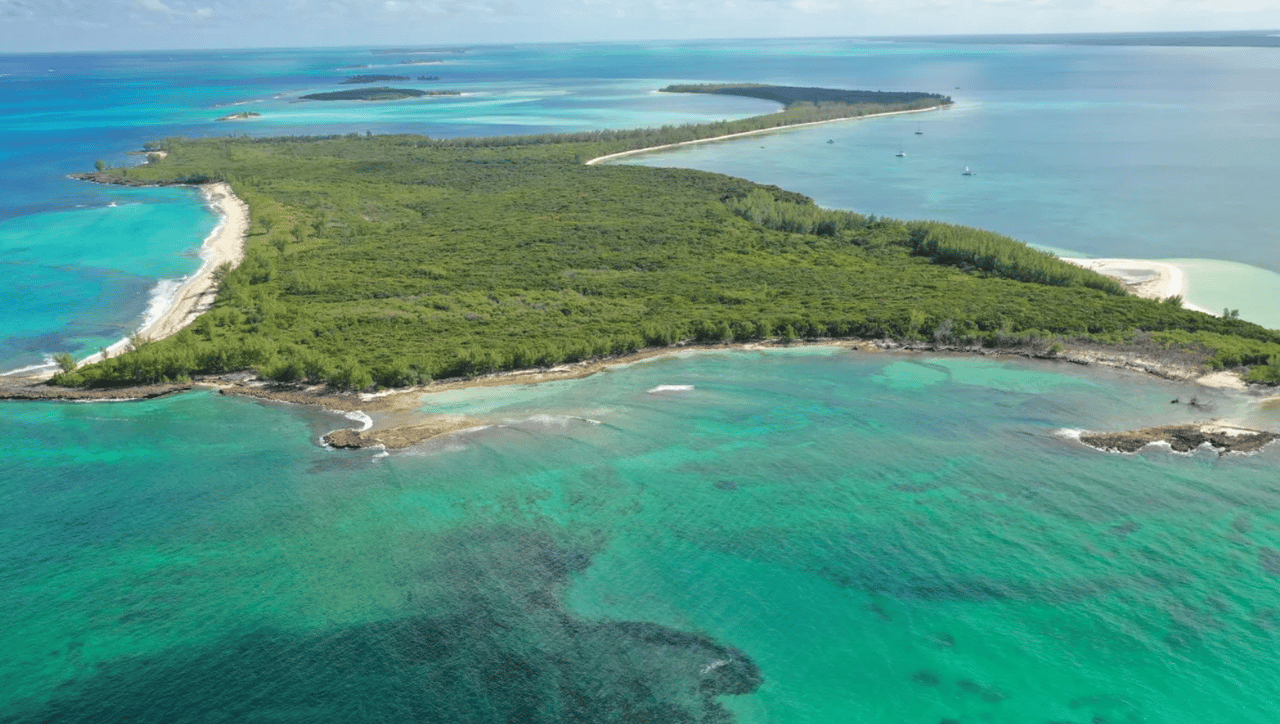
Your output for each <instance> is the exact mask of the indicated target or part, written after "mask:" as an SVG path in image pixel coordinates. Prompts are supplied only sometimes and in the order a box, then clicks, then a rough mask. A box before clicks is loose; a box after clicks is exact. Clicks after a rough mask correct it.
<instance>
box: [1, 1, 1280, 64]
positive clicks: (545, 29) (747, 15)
mask: <svg viewBox="0 0 1280 724" xmlns="http://www.w3.org/2000/svg"><path fill="white" fill-rule="evenodd" d="M1271 28H1280V0H700V1H699V2H689V1H688V0H0V52H33V51H34V52H39V51H70V50H146V49H182V48H191V49H213V48H264V47H322V46H339V47H340V46H351V45H396V44H429V43H430V44H434V43H447V44H450V45H456V44H462V43H508V42H560V41H572V42H582V41H605V40H656V39H672V40H678V39H700V38H708V39H709V38H759V37H804V36H853V37H858V36H875V35H931V34H964V33H1063V32H1123V31H1163V30H1245V29H1271Z"/></svg>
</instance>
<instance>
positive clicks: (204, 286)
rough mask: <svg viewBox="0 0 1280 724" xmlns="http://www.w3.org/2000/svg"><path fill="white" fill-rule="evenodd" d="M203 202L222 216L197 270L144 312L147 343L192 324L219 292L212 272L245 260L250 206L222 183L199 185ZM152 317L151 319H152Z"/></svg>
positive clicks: (119, 348) (117, 348) (124, 343)
mask: <svg viewBox="0 0 1280 724" xmlns="http://www.w3.org/2000/svg"><path fill="white" fill-rule="evenodd" d="M198 188H199V189H200V194H201V195H202V196H204V198H205V202H206V203H207V204H208V205H209V207H210V208H212V209H213V210H214V211H215V212H216V213H217V214H218V215H219V216H221V217H222V221H220V222H219V223H218V225H217V227H215V228H214V230H213V231H212V232H211V233H210V234H209V236H208V238H206V239H205V240H204V243H203V244H202V245H201V246H200V259H201V263H200V268H199V269H197V270H196V271H195V273H193V274H191V275H190V276H188V277H186V278H184V279H182V280H181V281H180V282H178V283H177V288H176V289H174V290H173V291H172V292H171V294H170V295H168V297H169V298H168V302H167V304H166V305H165V306H164V308H163V309H161V310H158V312H159V313H158V314H157V313H155V312H156V311H157V310H153V309H150V308H148V309H147V316H148V319H146V320H145V321H144V322H143V326H142V327H141V328H140V329H139V330H138V331H137V332H136V333H135V334H136V335H137V336H139V337H141V338H142V339H146V340H152V341H154V340H159V339H164V338H165V337H171V336H173V335H175V334H177V333H178V332H179V331H181V330H182V328H183V327H186V326H187V325H188V324H191V323H192V322H194V321H195V320H196V317H199V316H200V315H201V314H203V313H204V312H206V311H208V309H209V308H210V307H211V306H213V301H214V299H216V298H217V296H218V290H217V288H216V285H215V284H214V271H216V270H217V268H218V267H219V266H221V265H223V264H230V265H231V266H232V267H235V266H237V265H239V264H240V262H241V261H242V260H243V259H244V240H245V236H246V235H247V234H248V232H249V206H248V205H247V204H245V202H244V201H242V200H241V199H240V197H238V196H236V195H235V194H234V193H232V192H231V186H230V185H228V184H226V183H224V182H218V183H212V184H202V185H200V186H199V187H198ZM166 283H168V284H175V283H174V282H172V281H167V282H166V281H165V280H162V281H161V282H160V285H161V286H160V287H159V290H158V291H160V292H161V293H163V291H164V285H165V284H166ZM153 314H154V317H153V316H152V315H153ZM128 346H129V340H128V339H122V340H120V341H119V342H116V343H115V344H113V345H111V346H110V347H108V348H107V350H106V352H107V354H106V356H107V357H114V356H116V355H118V354H120V353H121V352H123V351H125V349H127V348H128ZM103 359H104V357H103V355H102V353H97V354H93V355H90V356H88V357H86V358H84V359H83V360H81V361H80V364H92V363H94V362H101V361H102V360H103Z"/></svg>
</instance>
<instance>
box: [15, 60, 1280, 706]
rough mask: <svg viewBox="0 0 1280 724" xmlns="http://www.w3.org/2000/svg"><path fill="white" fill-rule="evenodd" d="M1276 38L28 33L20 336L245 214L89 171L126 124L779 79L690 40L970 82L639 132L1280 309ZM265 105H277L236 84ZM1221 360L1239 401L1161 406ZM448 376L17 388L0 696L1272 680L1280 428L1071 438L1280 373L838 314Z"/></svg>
mask: <svg viewBox="0 0 1280 724" xmlns="http://www.w3.org/2000/svg"><path fill="white" fill-rule="evenodd" d="M1264 51H1266V52H1264ZM1270 52H1272V51H1271V50H1268V49H1262V50H1259V49H1220V48H1196V49H1189V48H1160V49H1151V48H1091V47H1082V46H1073V47H1055V46H1036V47H1022V46H954V45H953V46H933V45H928V44H922V43H867V42H862V41H855V40H841V39H821V40H776V41H716V42H709V43H634V44H578V45H545V46H539V45H513V46H482V47H476V48H472V49H470V51H469V52H468V53H467V54H465V55H463V56H460V57H450V58H448V62H447V63H444V64H441V65H439V66H434V65H433V66H421V67H414V68H413V69H412V71H411V72H410V73H406V74H412V75H416V74H418V73H419V72H421V73H424V74H431V75H439V76H441V80H440V81H438V82H432V83H433V86H432V87H440V88H445V87H449V88H452V89H457V90H461V91H464V92H465V93H466V95H464V96H460V97H456V98H453V97H451V98H437V99H428V100H425V101H422V102H414V103H403V104H394V105H380V104H334V105H324V106H321V105H318V104H308V103H293V102H291V101H292V100H294V99H296V96H297V95H300V94H302V93H307V92H313V91H316V90H328V89H332V88H334V87H335V85H336V82H337V81H338V80H339V79H341V78H342V77H345V76H346V75H349V74H352V73H360V72H386V71H385V70H382V69H378V70H364V69H360V70H355V69H343V68H342V67H341V66H343V65H349V64H356V63H373V62H375V61H376V60H377V59H378V58H381V56H371V54H370V53H369V52H368V50H367V49H353V48H348V49H302V50H270V51H237V52H181V53H171V54H170V53H146V54H141V53H139V54H129V53H113V54H75V55H2V54H0V90H4V91H6V92H4V93H0V118H2V119H3V120H4V123H5V128H6V131H7V134H6V136H5V140H4V141H2V142H0V160H3V161H4V163H0V191H3V193H0V291H5V292H6V294H3V295H0V299H3V300H4V301H3V302H0V304H3V305H4V306H3V308H0V369H12V368H15V367H22V366H25V365H30V364H37V363H39V362H40V361H41V360H42V359H43V357H44V355H45V354H48V353H51V352H57V351H63V350H67V351H77V352H80V353H85V354H88V353H91V352H93V351H95V350H96V349H97V348H98V347H99V346H102V345H104V344H109V343H111V342H113V341H115V340H116V339H118V338H119V337H120V336H123V335H124V334H126V333H127V332H128V331H130V330H131V329H135V328H136V327H137V326H138V324H139V323H140V322H141V320H142V319H143V318H144V317H145V316H146V314H147V308H148V304H149V303H150V302H151V300H152V299H153V297H154V296H155V292H156V290H157V288H158V284H159V282H160V281H161V280H165V279H176V278H179V277H181V276H183V275H184V274H187V273H190V271H192V270H194V269H195V268H196V267H197V266H198V265H199V259H198V258H197V256H196V254H195V251H196V247H197V246H198V245H199V243H200V241H201V240H202V239H203V238H204V237H205V236H206V235H207V234H208V232H209V230H210V229H212V228H213V226H214V225H215V224H216V223H217V219H216V218H215V217H214V216H213V215H211V214H210V213H209V212H208V211H207V210H206V209H205V208H204V207H203V205H202V203H201V201H200V199H199V197H198V196H197V195H196V194H194V193H193V192H191V191H188V190H179V189H165V190H154V189H153V190H126V189H116V188H107V187H101V186H94V185H90V184H84V183H79V182H74V181H71V180H69V179H67V178H65V174H66V173H68V172H70V171H77V170H86V169H88V168H90V167H91V166H92V164H93V161H94V159H97V158H102V159H104V160H105V161H107V162H110V163H113V164H126V163H131V162H134V161H135V160H136V157H131V156H127V155H125V153H124V152H125V151H127V150H129V149H134V148H137V147H139V146H141V145H142V143H143V142H145V141H147V140H152V139H155V138H157V137H162V136H165V135H174V134H185V135H201V136H207V135H222V134H227V133H253V134H277V133H350V132H364V131H365V130H371V131H373V132H392V131H415V132H425V133H429V134H431V135H436V136H459V135H478V134H480V135H483V134H498V133H526V132H544V131H559V130H581V129H583V128H597V127H614V128H618V127H628V126H641V125H655V124H662V123H682V122H687V121H698V120H705V119H708V118H720V117H724V116H743V115H750V114H754V113H758V112H761V111H764V110H768V109H769V108H771V106H769V105H768V104H764V103H760V102H755V101H749V100H743V99H726V98H697V97H691V96H665V95H660V94H656V93H653V92H652V91H653V89H654V88H657V87H661V86H662V85H665V84H667V83H671V82H679V81H762V82H775V83H792V84H813V85H830V86H843V87H868V88H882V89H890V88H901V89H912V90H916V89H918V90H935V91H942V92H950V93H951V94H952V95H953V96H955V97H956V99H957V101H958V104H957V107H956V108H954V109H951V110H948V111H945V112H939V113H933V114H925V115H921V116H918V117H903V118H886V119H879V120H872V121H867V122H860V123H844V124H833V125H828V126H823V127H821V128H819V129H815V130H810V131H794V132H788V133H782V134H773V135H769V136H765V137H760V138H757V139H751V140H749V141H742V142H736V143H732V144H714V145H708V146H704V147H699V148H691V149H689V150H687V151H679V152H676V153H672V154H664V155H662V156H653V157H647V158H645V159H642V160H641V162H643V163H663V164H681V165H693V166H697V167H705V168H709V169H712V170H720V171H725V172H730V173H735V174H738V175H744V176H747V177H749V178H753V179H755V180H758V181H763V182H767V183H776V184H779V185H782V186H784V187H787V188H792V189H795V190H797V191H801V192H804V193H807V194H810V195H812V196H814V197H815V198H816V199H817V200H818V201H819V202H820V203H823V204H826V205H829V206H838V207H844V208H853V209H857V210H859V211H866V212H870V213H877V214H886V215H891V216H902V217H907V218H920V217H935V218H941V219H945V220H947V221H954V222H959V223H970V224H975V225H979V226H984V227H987V228H992V229H995V230H997V231H1001V232H1004V233H1009V234H1012V235H1015V236H1019V237H1021V238H1024V239H1026V240H1028V241H1031V242H1034V243H1037V244H1041V245H1045V246H1054V247H1057V248H1061V249H1069V250H1071V251H1073V252H1076V253H1082V254H1089V255H1095V256H1131V257H1146V258H1169V259H1174V260H1176V261H1177V262H1178V263H1179V264H1183V265H1185V266H1187V267H1188V268H1189V269H1190V270H1191V273H1192V275H1193V284H1192V290H1191V294H1190V295H1189V299H1190V301H1192V302H1193V303H1195V304H1199V305H1201V306H1205V307H1208V308H1210V309H1217V308H1220V307H1223V306H1228V307H1231V308H1239V309H1241V310H1242V314H1243V315H1244V316H1246V318H1255V319H1257V320H1258V321H1266V322H1267V323H1271V322H1269V321H1267V320H1271V319H1274V316H1270V317H1267V316H1263V315H1264V314H1266V313H1269V314H1272V315H1274V313H1275V309H1278V308H1280V307H1278V306H1277V305H1275V304H1274V302H1275V300H1276V297H1275V290H1276V288H1277V287H1276V286H1275V280H1274V277H1275V275H1276V272H1280V257H1278V256H1277V254H1280V251H1278V250H1280V245H1276V244H1274V243H1273V242H1274V230H1275V229H1276V228H1280V217H1278V216H1277V214H1280V211H1277V210H1276V206H1275V205H1274V204H1273V203H1272V202H1271V199H1270V197H1269V193H1270V190H1271V189H1274V188H1276V187H1277V186H1278V185H1280V184H1278V183H1277V182H1278V181H1280V178H1277V176H1276V174H1277V173H1280V171H1277V169H1280V147H1277V145H1276V139H1275V137H1274V134H1273V133H1272V131H1271V130H1270V129H1271V128H1272V124H1271V120H1270V119H1272V118H1274V117H1275V115H1276V112H1277V111H1278V110H1280V108H1277V107H1276V99H1275V97H1274V95H1273V94H1266V93H1263V92H1259V90H1258V89H1259V88H1266V87H1271V86H1274V85H1275V83H1273V82H1271V81H1274V80H1280V79H1277V78H1276V77H1275V76H1276V73H1277V70H1276V68H1277V67H1280V66H1276V65H1275V64H1274V62H1273V58H1272V55H1270V54H1269V53H1270ZM395 60H399V58H396V59H395ZM379 62H380V61H379ZM424 83H425V82H424ZM435 83H438V85H434V84H435ZM955 86H960V87H959V88H955ZM248 109H252V110H256V111H259V112H262V113H263V114H264V115H263V117H262V118H260V119H257V120H254V121H248V122H245V123H219V122H216V121H214V120H213V119H214V118H217V117H219V116H221V115H226V114H227V113H231V112H235V111H236V110H248ZM917 128H919V129H920V130H922V131H924V133H923V134H922V135H920V136H916V135H915V133H914V131H915V130H916V129H917ZM827 140H833V141H835V143H832V144H827V143H826V141H827ZM899 144H902V145H903V147H904V149H905V150H906V151H907V152H908V155H907V157H906V158H905V159H902V161H903V162H901V163H899V162H898V159H895V158H893V153H894V152H896V149H897V147H898V145H899ZM761 146H763V147H764V148H761ZM965 164H969V165H972V166H973V167H974V168H975V169H976V170H977V171H978V175H977V176H975V177H967V178H966V177H961V176H960V175H959V169H960V168H962V167H963V165H965ZM112 203H114V204H115V205H114V206H113V205H112ZM1207 259H1212V261H1206V260H1207ZM1196 279H1201V280H1208V282H1207V283H1200V285H1199V286H1197V282H1196V281H1195V280H1196ZM1275 326H1280V324H1276V325H1275ZM1193 396H1194V397H1196V398H1197V400H1198V401H1200V402H1202V403H1204V404H1205V405H1207V407H1203V408H1200V409H1199V410H1195V409H1192V408H1190V407H1189V406H1187V405H1170V404H1169V401H1170V400H1172V399H1180V400H1188V399H1190V398H1192V397H1193ZM425 405H426V407H425V409H426V410H428V411H433V412H442V413H448V414H464V415H468V416H470V417H471V418H473V419H474V421H475V424H476V428H475V429H474V430H471V431H468V432H464V433H460V434H457V435H453V436H450V437H447V438H443V439H439V440H436V441H433V442H430V443H427V444H424V445H420V446H417V447H415V448H412V449H409V450H404V451H399V452H394V453H391V454H390V455H385V454H380V453H374V452H371V451H362V452H339V451H332V450H326V449H324V448H322V447H320V446H318V445H317V444H316V441H317V440H318V439H319V437H320V435H322V434H323V433H324V432H325V431H327V430H329V429H331V428H333V427H336V426H338V425H340V424H346V421H345V420H343V419H341V418H338V417H336V416H334V415H330V414H327V413H322V412H316V411H312V410H305V409H299V408H295V407H287V406H278V405H270V404H264V403H258V402H254V401H249V400H243V399H230V398H225V397H221V396H218V395H216V394H212V393H208V392H195V393H189V394H185V395H181V396H177V397H172V398H168V399H163V400H159V401H151V402H138V403H119V404H91V405H90V404H16V403H0V415H3V417H4V419H5V421H6V425H5V426H3V428H2V430H0V450H3V452H0V544H2V545H0V649H2V650H3V651H4V652H5V654H6V655H5V656H4V657H3V658H0V704H2V705H0V722H15V723H16V722H46V721H165V722H206V721H207V722H213V721H299V722H302V721H306V722H312V721H380V722H381V721H405V720H423V721H438V722H450V723H452V722H484V723H486V724H487V723H488V722H495V721H522V722H525V721H528V722H584V723H585V722H591V723H592V724H594V723H595V722H601V721H637V722H648V721H652V722H664V723H665V722H675V721H700V722H723V721H726V720H734V721H738V722H743V723H748V724H762V723H764V722H769V723H770V724H789V723H791V722H814V723H817V722H823V723H825V722H832V721H858V722H924V723H925V724H934V723H936V722H957V721H958V722H977V721H986V722H1009V723H1010V724H1012V723H1014V722H1017V723H1019V724H1021V723H1023V722H1074V723H1076V724H1084V723H1091V724H1096V723H1098V722H1104V721H1105V722H1139V721H1142V722H1188V723H1189V724H1190V723H1196V724H1200V723H1202V722H1217V721H1223V722H1246V723H1253V722H1257V723H1259V724H1263V723H1269V722H1274V721H1277V720H1280V711H1278V710H1277V707H1278V706H1280V704H1277V702H1280V685H1278V684H1277V681H1276V677H1275V676H1274V675H1273V672H1274V668H1275V665H1274V658H1275V656H1274V652H1275V650H1276V649H1277V645H1278V644H1280V640H1277V637H1280V603H1278V602H1280V595H1278V594H1280V512H1278V511H1280V487H1278V486H1277V484H1276V480H1277V476H1276V474H1275V470H1276V464H1277V462H1278V460H1277V455H1280V452H1277V451H1278V450H1280V448H1277V447H1275V446H1272V447H1271V448H1268V449H1266V450H1264V451H1263V452H1262V453H1260V454H1258V455H1255V456H1227V457H1222V458H1219V457H1217V456H1215V455H1213V454H1211V453H1208V452H1203V451H1202V452H1198V453H1195V454H1192V455H1174V454H1171V453H1170V452H1168V451H1167V450H1163V449H1160V448H1151V449H1147V450H1145V451H1143V452H1141V453H1138V454H1136V455H1116V454H1104V453H1099V452H1096V451H1093V450H1090V449H1088V448H1085V447H1083V446H1082V445H1080V444H1079V443H1078V442H1076V441H1075V439H1074V438H1073V437H1072V431H1073V430H1078V429H1097V430H1116V429H1126V428H1132V427H1139V426H1145V425H1150V424H1156V423H1168V422H1180V421H1190V420H1193V419H1204V418H1207V417H1220V418H1223V419H1226V420H1229V421H1232V422H1235V423H1238V424H1243V425H1252V426H1258V427H1264V428H1270V429H1276V428H1280V405H1277V404H1276V403H1270V404H1265V403H1262V402H1260V401H1258V400H1257V399H1254V398H1250V397H1246V396H1239V395H1236V396H1233V395H1230V394H1227V393H1223V392H1215V391H1211V390H1207V389H1203V388H1200V389H1197V388H1193V387H1191V386H1188V385H1180V384H1173V383H1168V382H1164V381H1160V380H1155V379H1149V378H1146V377H1142V376H1136V375H1128V374H1122V373H1118V372H1109V371H1107V370H1096V369H1085V368H1076V367H1065V366H1060V365H1053V364H1048V363H1043V364H1042V363H1031V362H1025V361H998V360H979V359H969V358H956V357H937V356H898V355H867V354H862V353H846V352H842V351H839V350H832V349H808V348H806V349H797V350H787V351H772V352H769V353H761V352H733V353H721V354H686V355H681V356H676V357H668V358H662V359H656V360H650V361H646V362H643V363H638V364H635V365H631V366H629V367H625V368H618V369H614V370H611V371H609V372H606V373H602V374H599V375H597V376H595V377H591V378H587V379H583V380H577V381H569V382H558V383H552V384H545V385H539V386H513V387H506V388H484V389H475V390H467V391H459V392H451V393H444V394H439V395H434V396H432V397H430V398H429V399H428V401H427V402H426V403H425ZM726 714H727V715H728V719H726ZM628 717H629V718H628Z"/></svg>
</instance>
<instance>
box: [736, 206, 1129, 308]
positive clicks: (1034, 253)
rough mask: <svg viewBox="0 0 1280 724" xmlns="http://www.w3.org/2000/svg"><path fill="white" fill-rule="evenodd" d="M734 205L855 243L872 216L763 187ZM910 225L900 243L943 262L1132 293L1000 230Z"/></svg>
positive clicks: (749, 215)
mask: <svg viewBox="0 0 1280 724" xmlns="http://www.w3.org/2000/svg"><path fill="white" fill-rule="evenodd" d="M728 206H729V208H730V209H732V210H733V211H734V213H736V214H738V215H739V216H741V217H742V218H744V219H747V220H749V221H752V222H754V223H757V224H761V225H764V226H767V227H769V228H771V229H777V230H778V231H785V232H789V233H793V234H814V235H817V236H830V237H835V238H838V239H842V240H844V241H846V242H849V243H855V244H856V243H859V240H860V237H859V234H860V233H861V232H862V231H863V230H864V229H865V228H867V224H868V219H867V218H866V217H864V216H862V215H861V214H856V213H854V212H852V211H839V210H835V209H824V208H821V207H819V206H815V205H814V204H813V202H811V201H809V200H807V199H805V200H803V201H796V200H791V199H779V198H777V197H775V196H774V195H773V194H770V193H768V192H766V191H764V190H763V189H756V190H753V191H752V192H751V193H749V194H747V195H746V196H744V197H742V198H739V199H734V200H732V201H730V202H728ZM883 221H888V220H887V219H886V220H883ZM895 223H896V222H895ZM905 226H906V228H907V230H908V232H909V234H908V235H907V236H906V237H905V238H902V239H900V240H898V242H897V243H899V244H900V245H902V246H904V247H906V248H909V249H911V251H912V252H914V253H916V254H919V255H920V256H924V257H928V258H929V259H931V260H933V261H934V262H936V263H938V264H947V265H950V266H958V267H961V268H963V269H969V270H976V271H983V272H989V273H991V274H993V275H996V276H1001V277H1006V278H1008V279H1018V280H1020V281H1024V282H1035V283H1037V284H1052V285H1055V286H1062V287H1069V286H1086V287H1092V288H1094V289H1101V290H1102V291H1104V292H1107V293H1108V294H1120V295H1123V294H1127V293H1128V292H1126V291H1125V288H1124V285H1123V284H1121V283H1120V282H1117V281H1115V280H1114V279H1111V278H1109V277H1105V276H1102V275H1101V274H1098V273H1097V272H1093V271H1089V270H1087V269H1083V268H1081V267H1078V266H1075V265H1074V264H1068V263H1067V262H1065V261H1062V260H1061V259H1059V258H1058V257H1056V256H1054V255H1053V254H1050V253H1049V252H1046V251H1039V250H1036V249H1032V248H1031V247H1029V246H1027V245H1026V244H1023V243H1022V242H1020V241H1017V240H1015V239H1011V238H1009V237H1007V236H1002V235H1000V234H997V233H995V232H991V231H984V230H982V229H974V228H971V227H968V226H958V225H955V224H943V223H939V222H936V221H912V222H907V223H906V225H905Z"/></svg>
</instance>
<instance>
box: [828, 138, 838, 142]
mask: <svg viewBox="0 0 1280 724" xmlns="http://www.w3.org/2000/svg"><path fill="white" fill-rule="evenodd" d="M835 142H836V139H834V138H828V139H827V143H835Z"/></svg>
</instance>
